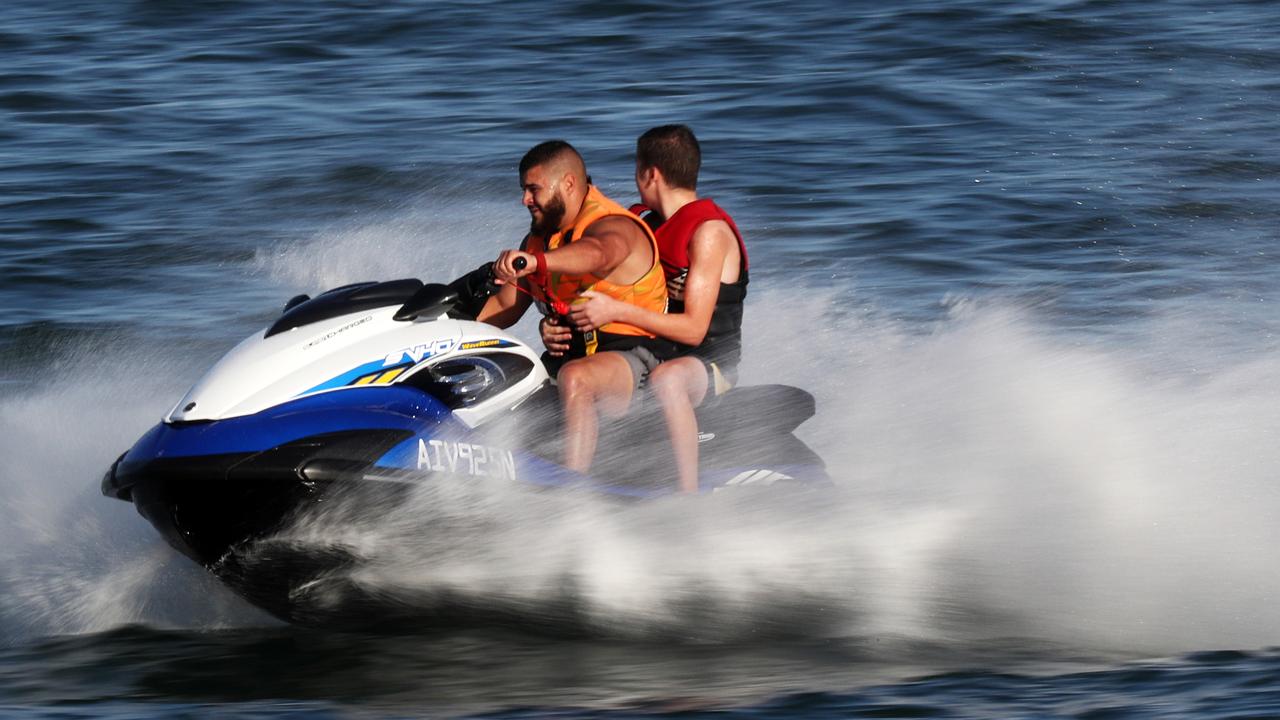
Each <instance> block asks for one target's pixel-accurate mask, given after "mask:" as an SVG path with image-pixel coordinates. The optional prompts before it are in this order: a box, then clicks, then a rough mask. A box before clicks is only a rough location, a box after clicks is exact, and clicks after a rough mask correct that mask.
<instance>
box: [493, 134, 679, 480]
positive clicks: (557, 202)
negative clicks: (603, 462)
mask: <svg viewBox="0 0 1280 720" xmlns="http://www.w3.org/2000/svg"><path fill="white" fill-rule="evenodd" d="M520 188H521V190H522V192H523V202H524V205H525V207H526V208H528V210H529V216H530V224H529V234H528V235H527V236H526V237H525V239H524V242H523V243H522V244H521V248H520V249H519V250H505V251H503V252H502V253H501V254H500V255H499V256H498V259H497V261H495V262H494V264H493V273H494V275H495V276H496V277H497V278H498V280H499V282H501V283H502V284H503V287H502V289H501V290H499V291H498V293H497V294H495V295H494V296H493V297H491V298H489V300H488V301H487V302H486V304H485V306H484V309H483V310H482V311H481V313H480V315H479V317H478V318H477V319H479V320H480V321H482V322H488V323H491V324H493V325H497V326H498V327H504V328H505V327H510V326H511V325H513V324H515V323H516V322H517V321H518V320H519V319H520V318H521V317H522V316H523V315H524V313H525V311H526V310H528V308H529V305H530V304H531V303H532V302H534V301H537V302H538V304H539V307H540V309H541V310H542V312H543V315H544V316H546V317H555V318H558V319H557V320H556V322H558V323H560V324H562V325H565V326H568V325H569V324H570V323H569V321H568V318H567V317H566V316H567V315H568V313H569V306H570V305H572V304H573V303H575V302H578V301H580V299H581V297H582V294H583V293H585V292H595V293H599V294H602V295H605V296H608V297H610V298H613V299H615V300H618V301H621V302H624V303H627V304H631V305H635V306H637V307H640V308H643V309H646V310H650V311H653V312H664V311H665V310H666V306H667V288H666V279H665V276H664V275H663V271H662V265H661V264H660V263H659V262H658V245H657V241H656V240H655V239H654V235H653V232H652V231H651V230H650V229H649V227H648V226H647V225H645V223H644V222H643V221H642V220H641V219H640V218H639V217H638V216H636V215H634V214H632V213H631V212H629V211H628V210H627V209H626V208H624V207H622V206H621V205H619V204H618V203H616V202H614V201H612V200H610V199H609V198H607V197H605V196H604V194H603V193H601V192H600V191H599V189H597V188H596V187H595V186H593V185H592V184H591V181H590V178H589V177H588V175H587V169H586V164H585V163H584V162H583V160H582V156H581V155H580V154H579V153H578V151H577V150H575V149H574V148H573V146H572V145H570V144H569V143H567V142H564V141H563V140H550V141H547V142H544V143H540V144H538V145H536V146H534V147H533V148H532V149H531V150H529V152H527V153H525V156H524V157H523V158H522V159H521V160H520ZM675 352H676V348H675V345H674V343H672V342H671V341H668V340H663V339H660V338H658V337H656V336H655V335H654V334H653V333H651V332H649V331H648V330H644V329H642V328H640V327H637V326H635V325H632V324H629V323H625V322H613V323H606V324H604V325H602V326H601V327H599V328H595V329H592V330H590V331H588V332H576V331H575V332H574V333H573V337H572V338H571V339H570V342H569V349H568V351H567V352H565V353H564V354H562V355H561V356H560V357H559V358H551V363H550V366H549V367H548V370H550V371H551V372H552V373H554V374H555V375H556V383H557V385H558V386H559V392H560V403H561V407H562V408H563V410H564V425H565V427H564V431H565V444H564V448H565V451H564V453H565V454H564V464H565V466H566V467H568V468H569V469H571V470H576V471H578V472H586V471H587V470H588V469H590V467H591V461H592V459H593V458H594V456H595V450H596V442H597V439H598V437H599V417H600V415H601V414H603V415H606V416H619V415H622V414H623V413H625V412H626V410H627V408H628V407H629V405H630V403H631V397H632V395H633V394H634V393H635V390H636V388H637V387H639V386H640V385H641V383H643V382H644V380H645V378H646V376H647V375H648V374H649V372H650V371H651V370H653V369H654V368H655V367H657V366H658V364H659V363H660V362H661V361H663V360H665V359H668V358H670V357H673V356H674V355H675Z"/></svg>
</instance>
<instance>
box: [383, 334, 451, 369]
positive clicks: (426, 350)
mask: <svg viewBox="0 0 1280 720" xmlns="http://www.w3.org/2000/svg"><path fill="white" fill-rule="evenodd" d="M453 345H454V341H453V339H452V338H446V339H444V340H436V341H435V342H431V343H427V344H425V345H414V346H413V347H408V348H404V349H403V350H397V351H395V352H393V353H391V354H389V355H387V357H386V358H385V359H384V360H383V361H382V366H383V367H390V366H392V365H399V364H400V363H402V362H405V361H408V362H414V363H416V362H421V361H422V360H424V359H425V358H429V357H435V356H436V355H443V354H445V353H447V352H449V351H450V350H452V349H453Z"/></svg>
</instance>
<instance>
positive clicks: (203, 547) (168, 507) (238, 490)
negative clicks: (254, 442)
mask: <svg viewBox="0 0 1280 720" xmlns="http://www.w3.org/2000/svg"><path fill="white" fill-rule="evenodd" d="M408 436H409V433H408V432H405V431H399V430H370V431H355V432H342V433H326V434H322V435H316V436H313V437H309V438H304V439H301V440H297V441H294V442H291V443H287V444H285V445H281V446H279V447H275V448H271V449H270V450H266V451H262V452H257V453H239V454H228V455H206V456H194V457H182V458H153V459H147V460H143V461H139V462H130V458H129V455H128V454H126V455H124V456H122V457H121V458H120V459H119V460H117V461H116V463H115V464H114V465H113V466H112V467H111V469H110V470H109V471H108V472H107V474H106V475H105V476H104V477H103V479H102V491H103V494H105V495H108V496H111V497H116V498H119V499H122V500H131V501H132V502H133V504H134V506H135V507H136V508H137V509H138V513H139V514H141V515H142V516H143V517H144V518H146V519H147V520H148V521H149V522H150V523H151V524H152V525H154V526H155V528H156V530H158V531H159V532H160V534H161V535H162V536H163V537H164V538H165V540H166V541H167V542H168V543H169V544H170V545H172V546H173V547H174V548H176V549H177V550H178V551H179V552H181V553H182V554H184V555H186V556H187V557H190V558H191V559H192V560H195V561H196V562H198V563H200V564H201V565H204V566H206V567H212V566H214V565H215V564H216V563H218V562H219V561H220V560H222V558H223V557H225V556H226V555H227V554H228V553H229V552H230V551H231V550H232V549H233V548H234V547H236V546H237V545H240V544H242V543H245V542H247V541H251V540H254V539H257V538H261V537H264V536H266V535H269V534H271V533H273V532H276V531H278V530H279V529H280V528H281V527H283V526H284V525H285V524H286V523H287V522H288V521H289V520H290V519H291V518H293V517H294V516H295V515H296V514H297V513H298V512H299V511H302V510H305V509H306V508H308V507H311V506H313V505H315V504H316V503H321V502H324V501H325V500H326V498H329V497H332V496H333V495H334V493H335V492H337V491H339V490H343V489H347V488H355V487H357V486H359V485H361V484H362V483H361V482H360V481H361V480H362V479H363V477H364V472H365V470H366V469H368V467H369V466H370V465H372V464H373V462H374V461H375V460H377V458H378V457H380V456H381V455H382V454H383V453H385V452H386V451H387V450H388V449H390V448H391V447H392V446H393V445H395V444H396V443H398V442H400V441H402V440H404V439H405V438H406V437H408ZM388 485H391V484H388Z"/></svg>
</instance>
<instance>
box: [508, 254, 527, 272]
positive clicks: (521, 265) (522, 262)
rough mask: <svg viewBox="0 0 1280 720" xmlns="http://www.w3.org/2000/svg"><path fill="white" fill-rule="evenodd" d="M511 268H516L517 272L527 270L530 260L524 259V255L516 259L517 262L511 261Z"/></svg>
mask: <svg viewBox="0 0 1280 720" xmlns="http://www.w3.org/2000/svg"><path fill="white" fill-rule="evenodd" d="M511 267H513V268H515V269H516V270H523V269H525V268H527V267H529V261H528V260H526V259H525V258H524V256H523V255H522V256H520V257H518V258H516V259H515V260H512V261H511Z"/></svg>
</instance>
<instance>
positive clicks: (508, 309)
mask: <svg viewBox="0 0 1280 720" xmlns="http://www.w3.org/2000/svg"><path fill="white" fill-rule="evenodd" d="M517 282H519V281H517ZM532 302H533V299H532V298H530V297H529V296H528V295H527V294H525V293H522V292H519V291H518V290H516V286H515V285H513V284H511V283H507V284H505V285H503V286H502V287H501V288H499V289H498V292H496V293H494V294H493V295H491V296H489V299H488V300H486V301H485V303H484V308H483V309H481V310H480V314H479V315H477V316H476V320H479V321H480V322H483V323H489V324H490V325H497V326H498V327H500V328H509V327H511V326H512V325H515V324H516V323H517V322H519V321H520V318H522V317H524V313H525V311H526V310H528V309H529V305H530V303H532Z"/></svg>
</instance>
